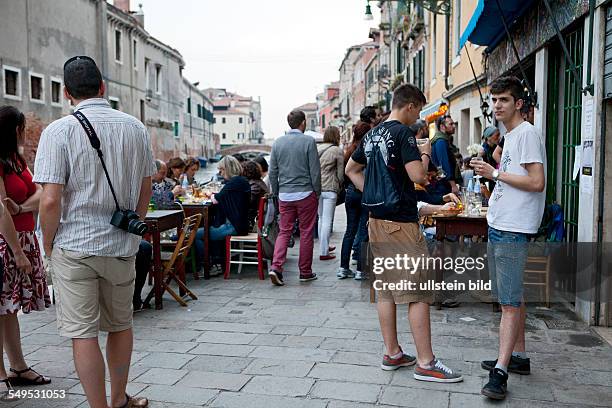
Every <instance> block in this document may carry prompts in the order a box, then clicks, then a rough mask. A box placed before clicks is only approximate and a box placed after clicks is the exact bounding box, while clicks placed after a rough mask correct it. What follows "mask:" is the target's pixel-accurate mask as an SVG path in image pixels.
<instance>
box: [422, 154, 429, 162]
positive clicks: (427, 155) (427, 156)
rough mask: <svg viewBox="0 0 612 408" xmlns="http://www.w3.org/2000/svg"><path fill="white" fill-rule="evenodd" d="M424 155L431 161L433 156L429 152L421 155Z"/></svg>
mask: <svg viewBox="0 0 612 408" xmlns="http://www.w3.org/2000/svg"><path fill="white" fill-rule="evenodd" d="M423 156H427V158H428V159H429V161H431V156H430V155H429V153H421V157H423Z"/></svg>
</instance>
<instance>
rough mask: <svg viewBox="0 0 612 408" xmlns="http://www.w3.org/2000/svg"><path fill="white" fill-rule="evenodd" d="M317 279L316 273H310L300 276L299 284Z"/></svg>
mask: <svg viewBox="0 0 612 408" xmlns="http://www.w3.org/2000/svg"><path fill="white" fill-rule="evenodd" d="M315 279H317V274H316V273H311V274H310V275H300V282H310V281H313V280H315Z"/></svg>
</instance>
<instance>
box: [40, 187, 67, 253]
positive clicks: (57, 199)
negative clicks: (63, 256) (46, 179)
mask: <svg viewBox="0 0 612 408" xmlns="http://www.w3.org/2000/svg"><path fill="white" fill-rule="evenodd" d="M63 191H64V186H63V184H51V183H47V184H44V185H43V192H42V197H41V198H40V209H39V220H40V229H41V231H42V238H43V248H44V249H45V254H46V255H47V256H51V252H53V240H54V239H55V233H56V232H57V228H58V227H59V223H60V218H61V215H62V192H63Z"/></svg>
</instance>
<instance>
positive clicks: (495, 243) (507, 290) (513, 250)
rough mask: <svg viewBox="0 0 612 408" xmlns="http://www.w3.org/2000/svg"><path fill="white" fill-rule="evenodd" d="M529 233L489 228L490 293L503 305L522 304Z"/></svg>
mask: <svg viewBox="0 0 612 408" xmlns="http://www.w3.org/2000/svg"><path fill="white" fill-rule="evenodd" d="M527 241H529V236H528V235H527V234H523V233H520V232H510V231H501V230H498V229H495V228H493V227H489V237H488V243H487V257H488V260H489V278H490V279H491V296H492V297H493V299H497V301H498V302H499V304H501V305H502V306H514V307H520V306H521V303H522V302H523V272H524V270H525V263H526V262H527Z"/></svg>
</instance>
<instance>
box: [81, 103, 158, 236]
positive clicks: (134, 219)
mask: <svg viewBox="0 0 612 408" xmlns="http://www.w3.org/2000/svg"><path fill="white" fill-rule="evenodd" d="M72 116H74V117H75V118H76V119H77V120H78V121H79V123H80V124H81V126H82V127H83V130H85V134H86V135H87V138H88V139H89V143H91V147H93V148H94V149H95V150H96V152H97V153H98V157H99V158H100V163H102V168H103V169H104V175H105V176H106V181H108V186H109V187H110V190H111V193H112V194H113V200H115V212H114V213H113V216H112V218H111V220H110V223H111V224H112V225H114V226H115V227H117V228H119V229H122V230H124V231H127V232H129V233H131V234H134V235H138V236H143V235H144V234H145V233H146V232H147V224H145V223H144V222H142V221H140V216H139V215H138V214H137V213H136V212H135V211H132V210H122V209H121V207H119V201H117V195H116V194H115V189H114V188H113V183H111V179H110V176H109V175H108V170H107V169H106V163H104V155H103V154H102V150H100V139H99V138H98V135H97V134H96V131H95V130H94V128H93V126H92V125H91V123H90V122H89V119H87V117H86V116H85V115H84V114H83V113H82V112H79V111H75V112H74V113H73V114H72Z"/></svg>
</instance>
